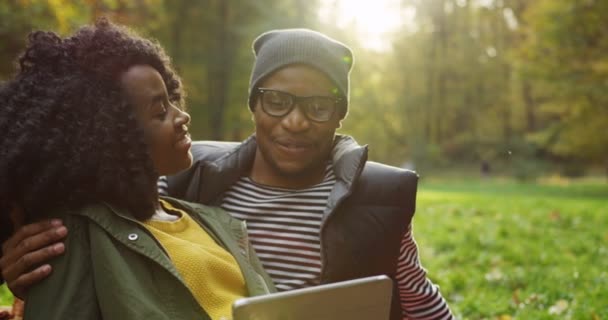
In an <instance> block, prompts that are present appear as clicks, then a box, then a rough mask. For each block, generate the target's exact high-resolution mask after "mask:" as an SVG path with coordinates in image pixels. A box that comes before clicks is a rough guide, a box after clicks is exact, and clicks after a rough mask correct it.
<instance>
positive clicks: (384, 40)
mask: <svg viewBox="0 0 608 320" xmlns="http://www.w3.org/2000/svg"><path fill="white" fill-rule="evenodd" d="M319 16H320V18H321V19H322V20H323V21H325V22H328V23H330V22H331V21H333V22H332V23H335V24H336V25H337V26H338V27H340V28H351V27H353V28H354V31H355V32H356V33H357V38H359V40H360V41H361V44H362V45H363V46H364V47H366V48H369V49H372V50H377V51H385V50H388V49H390V34H391V33H392V32H395V31H397V30H398V29H400V28H408V29H413V28H415V25H414V17H415V16H416V10H415V9H414V8H413V7H402V6H401V4H400V1H399V0H375V1H366V0H322V1H321V6H320V9H319Z"/></svg>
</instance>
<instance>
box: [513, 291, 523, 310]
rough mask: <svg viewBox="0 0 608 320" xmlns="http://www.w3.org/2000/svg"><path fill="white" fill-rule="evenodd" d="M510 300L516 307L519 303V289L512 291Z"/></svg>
mask: <svg viewBox="0 0 608 320" xmlns="http://www.w3.org/2000/svg"><path fill="white" fill-rule="evenodd" d="M511 299H512V300H513V303H515V305H516V306H517V305H519V304H520V303H521V301H520V300H519V289H515V291H513V295H512V296H511Z"/></svg>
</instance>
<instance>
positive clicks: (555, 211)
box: [0, 0, 608, 320]
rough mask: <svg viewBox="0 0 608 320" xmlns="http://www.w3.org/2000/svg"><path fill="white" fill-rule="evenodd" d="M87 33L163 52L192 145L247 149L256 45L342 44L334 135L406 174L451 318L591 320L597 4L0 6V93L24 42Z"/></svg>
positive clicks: (597, 224) (299, 0)
mask: <svg viewBox="0 0 608 320" xmlns="http://www.w3.org/2000/svg"><path fill="white" fill-rule="evenodd" d="M100 16H107V17H109V18H110V19H111V20H113V21H115V22H118V23H122V24H126V25H128V26H130V27H131V28H133V29H135V30H137V31H138V32H140V33H141V34H143V35H146V36H150V37H154V38H156V39H157V40H158V41H159V42H160V43H161V44H162V45H163V47H164V48H165V49H166V50H167V52H168V54H169V55H170V56H171V57H172V58H173V62H174V64H175V66H176V67H177V70H178V72H179V73H180V75H181V76H182V78H183V80H184V84H185V86H186V89H187V90H188V94H189V96H188V98H187V102H188V106H189V109H190V112H191V115H192V119H193V120H192V121H193V125H192V127H191V131H192V133H193V137H194V138H195V139H198V140H208V139H219V140H242V139H244V138H246V137H247V136H248V135H249V134H251V133H252V132H253V123H252V120H251V115H250V113H249V111H248V109H247V106H246V101H247V87H248V81H249V73H250V71H251V66H252V63H253V54H252V51H251V42H252V41H253V39H254V38H255V37H256V36H257V35H259V34H260V33H262V32H264V31H267V30H269V29H275V28H291V27H307V28H312V29H315V30H318V31H321V32H324V33H326V34H328V35H330V36H332V37H334V38H337V39H339V40H341V41H342V42H345V43H347V44H348V45H349V46H351V47H352V49H353V50H354V52H355V66H354V70H353V73H352V78H351V79H352V83H351V90H352V91H351V92H352V94H351V106H350V113H349V115H348V117H347V118H346V120H345V121H344V122H343V127H342V129H340V130H339V132H341V133H345V134H350V135H353V136H355V137H356V139H357V140H358V141H359V142H360V143H362V144H369V145H370V158H371V159H372V160H376V161H381V162H385V163H388V164H392V165H396V166H400V167H406V168H411V169H415V170H416V171H417V172H418V173H419V174H420V175H421V178H422V179H421V182H420V187H419V191H418V200H417V201H418V202H417V212H416V216H415V217H414V221H415V223H414V229H415V234H416V239H417V242H418V245H419V248H420V255H421V259H422V263H423V265H424V266H425V267H426V268H427V269H428V270H429V277H430V278H431V279H432V280H433V281H434V282H435V283H437V284H438V285H440V286H441V291H442V293H443V295H444V296H445V297H446V299H447V300H448V301H449V303H450V306H451V308H452V310H453V311H454V313H455V314H456V315H457V316H458V318H459V319H499V320H509V319H512V318H513V319H535V320H536V319H591V320H600V319H608V303H607V302H606V301H608V290H607V288H608V271H607V270H608V245H607V244H608V0H401V1H399V0H373V1H357V0H263V1H262V0H207V1H204V0H73V1H67V0H45V1H43V0H0V81H2V80H6V79H8V77H10V75H11V74H12V73H13V72H14V64H13V61H14V60H15V58H16V57H17V55H18V54H19V52H20V51H21V50H22V49H23V48H24V46H25V39H26V36H27V34H28V32H30V31H31V30H35V29H47V30H49V29H50V30H55V31H56V32H58V33H60V34H62V35H67V34H69V33H71V32H72V31H74V30H75V29H76V28H77V27H78V26H80V25H82V24H87V23H91V22H92V21H94V20H95V19H96V18H97V17H100ZM0 136H1V133H0ZM11 301H12V298H11V296H10V294H9V293H8V291H7V289H6V287H5V286H4V287H0V305H8V304H10V303H11Z"/></svg>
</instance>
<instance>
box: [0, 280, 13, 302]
mask: <svg viewBox="0 0 608 320" xmlns="http://www.w3.org/2000/svg"><path fill="white" fill-rule="evenodd" d="M12 304H13V296H12V295H11V293H10V292H9V291H8V289H7V288H6V285H5V284H3V285H1V286H0V306H9V305H12Z"/></svg>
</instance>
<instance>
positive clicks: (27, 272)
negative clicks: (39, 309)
mask: <svg viewBox="0 0 608 320" xmlns="http://www.w3.org/2000/svg"><path fill="white" fill-rule="evenodd" d="M67 233H68V230H67V228H66V227H65V226H63V224H62V222H61V220H57V219H52V220H46V221H41V222H37V223H33V224H29V225H25V226H23V227H21V228H20V229H19V230H18V231H17V232H16V233H15V234H13V235H12V236H11V237H10V238H9V239H8V240H7V241H5V242H4V243H3V244H2V257H1V258H0V271H2V278H3V279H4V281H6V284H7V286H8V288H9V289H10V290H11V292H12V293H13V294H14V295H15V296H16V297H19V298H23V297H24V296H25V293H26V292H27V290H28V289H29V287H31V286H32V285H33V284H36V283H38V282H40V281H41V280H42V279H44V278H46V277H47V276H48V275H49V274H50V273H51V269H52V268H51V265H50V264H48V262H49V260H51V259H52V258H54V257H56V256H58V255H61V254H62V253H63V252H64V250H65V247H64V244H63V243H62V242H59V241H62V239H64V238H65V237H66V235H67Z"/></svg>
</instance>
